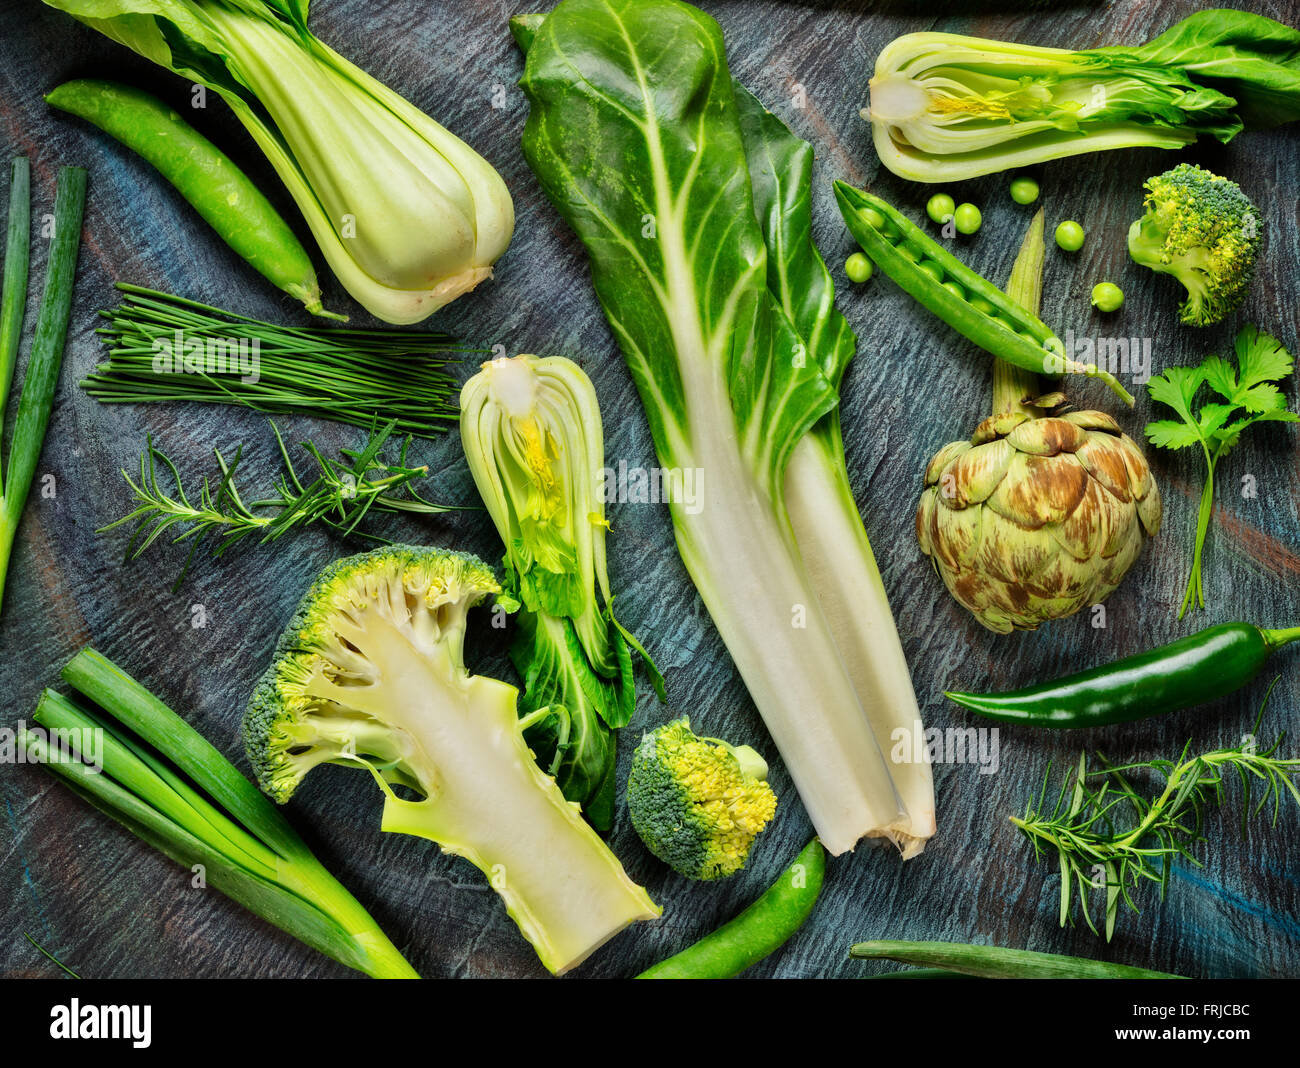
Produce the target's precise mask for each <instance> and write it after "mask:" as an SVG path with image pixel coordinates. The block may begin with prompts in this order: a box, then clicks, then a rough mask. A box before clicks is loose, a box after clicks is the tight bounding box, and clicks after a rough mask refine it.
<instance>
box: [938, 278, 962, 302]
mask: <svg viewBox="0 0 1300 1068" xmlns="http://www.w3.org/2000/svg"><path fill="white" fill-rule="evenodd" d="M943 288H944V289H946V290H947V291H948V292H949V293H951V294H952V295H953V296H954V297H956V298H957V299H958V300H965V299H966V290H964V289H962V287H961V286H959V285H958V284H957V283H956V282H944V284H943Z"/></svg>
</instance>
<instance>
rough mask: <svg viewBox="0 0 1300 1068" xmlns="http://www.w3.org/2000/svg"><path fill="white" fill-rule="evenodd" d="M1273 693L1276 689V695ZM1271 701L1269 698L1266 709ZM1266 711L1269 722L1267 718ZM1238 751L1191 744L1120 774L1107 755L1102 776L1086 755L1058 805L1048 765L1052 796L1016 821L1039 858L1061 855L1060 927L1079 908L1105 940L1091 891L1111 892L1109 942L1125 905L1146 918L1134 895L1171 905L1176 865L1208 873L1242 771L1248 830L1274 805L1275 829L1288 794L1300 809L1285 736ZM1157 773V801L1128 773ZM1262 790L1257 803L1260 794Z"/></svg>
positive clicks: (1298, 770)
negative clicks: (1209, 846)
mask: <svg viewBox="0 0 1300 1068" xmlns="http://www.w3.org/2000/svg"><path fill="white" fill-rule="evenodd" d="M1270 692H1271V687H1270ZM1267 700H1268V698H1267V697H1265V703H1267ZM1263 712H1264V710H1263V708H1261V709H1260V716H1261V717H1262V716H1263ZM1259 723H1260V720H1259V719H1256V721H1255V726H1254V728H1253V730H1252V733H1251V734H1248V735H1246V736H1245V737H1244V738H1243V740H1242V742H1241V744H1240V745H1237V746H1235V747H1232V748H1225V749H1216V750H1213V751H1212V752H1208V753H1202V754H1200V755H1196V756H1192V755H1189V754H1190V753H1191V744H1192V743H1191V742H1190V741H1189V742H1188V743H1187V745H1186V746H1184V747H1183V751H1182V753H1181V755H1180V756H1179V758H1178V759H1177V760H1174V761H1171V760H1148V761H1138V762H1134V763H1132V764H1123V765H1118V766H1116V765H1112V764H1109V763H1108V762H1107V761H1106V759H1105V758H1104V757H1102V756H1101V755H1100V754H1098V755H1097V760H1098V761H1099V762H1100V763H1101V765H1102V767H1101V768H1100V770H1095V771H1093V770H1089V767H1088V755H1087V753H1081V754H1080V756H1079V763H1078V766H1077V767H1076V769H1075V771H1074V773H1073V775H1072V776H1067V778H1066V780H1065V782H1064V783H1063V785H1062V786H1061V789H1060V792H1059V793H1058V794H1056V797H1055V800H1054V801H1052V800H1051V779H1052V767H1051V764H1050V763H1049V764H1048V767H1047V773H1046V775H1045V776H1044V777H1043V787H1042V790H1041V791H1040V792H1039V794H1038V797H1037V798H1035V799H1032V800H1031V801H1030V802H1029V804H1028V805H1027V806H1026V808H1025V814H1024V815H1023V816H1012V817H1011V822H1012V823H1013V824H1015V825H1016V826H1017V827H1018V828H1019V829H1020V830H1021V831H1022V832H1023V833H1024V834H1025V836H1026V837H1027V838H1029V840H1030V841H1031V842H1032V843H1033V846H1034V853H1035V855H1036V856H1038V857H1042V856H1043V855H1045V854H1050V853H1051V852H1053V851H1054V852H1055V853H1056V855H1057V859H1058V862H1059V864H1060V868H1061V926H1062V927H1064V926H1065V925H1066V923H1067V922H1068V921H1070V920H1071V919H1072V915H1073V907H1072V906H1073V902H1074V900H1075V899H1077V900H1078V904H1079V909H1080V911H1081V912H1082V914H1083V918H1084V921H1085V922H1086V923H1087V925H1088V927H1089V929H1090V930H1092V932H1093V933H1094V934H1098V933H1099V932H1098V931H1097V927H1096V925H1095V924H1094V922H1093V918H1092V914H1091V912H1090V911H1089V907H1088V898H1089V895H1090V892H1091V891H1093V890H1095V889H1103V890H1104V891H1105V926H1106V939H1107V940H1108V941H1109V940H1110V938H1111V935H1112V934H1113V933H1114V930H1115V921H1116V918H1117V916H1118V913H1119V905H1120V902H1121V901H1123V903H1124V904H1125V905H1127V906H1128V907H1129V908H1130V909H1132V910H1133V911H1134V912H1138V911H1140V910H1139V908H1138V906H1137V903H1136V902H1135V901H1134V894H1133V892H1134V891H1135V890H1136V889H1137V888H1138V887H1139V886H1140V885H1141V884H1142V883H1143V882H1144V881H1146V880H1149V881H1151V882H1154V883H1157V884H1158V885H1159V886H1160V897H1161V900H1164V896H1165V893H1166V892H1167V890H1168V886H1169V874H1170V871H1171V870H1172V867H1173V863H1174V861H1175V860H1177V859H1178V858H1180V857H1181V858H1184V859H1186V860H1187V861H1189V862H1190V863H1192V864H1194V865H1196V866H1197V867H1200V864H1201V862H1200V861H1199V860H1198V859H1197V858H1196V856H1195V854H1194V853H1193V852H1192V850H1193V849H1194V848H1195V846H1196V845H1197V844H1199V843H1200V842H1202V841H1203V840H1204V839H1205V835H1204V834H1203V833H1202V827H1203V825H1204V818H1205V811H1206V809H1207V807H1208V806H1209V805H1211V804H1218V803H1220V802H1221V801H1222V799H1223V789H1224V784H1225V780H1229V779H1231V777H1232V773H1233V772H1235V773H1236V776H1237V778H1238V779H1239V780H1240V782H1241V785H1242V790H1243V794H1244V797H1243V810H1242V824H1243V830H1244V826H1245V823H1246V820H1247V819H1248V818H1249V817H1251V816H1253V815H1258V814H1259V813H1260V812H1261V811H1262V810H1263V809H1264V808H1265V807H1266V806H1267V805H1268V803H1269V801H1272V802H1273V824H1274V825H1276V823H1277V818H1278V814H1279V812H1280V809H1281V803H1282V800H1283V796H1284V794H1286V793H1289V794H1290V795H1291V796H1292V797H1293V798H1294V799H1295V801H1296V803H1297V804H1298V805H1300V787H1297V785H1296V782H1295V781H1294V780H1293V778H1292V776H1294V775H1297V774H1300V759H1294V758H1293V759H1281V758H1278V757H1275V756H1274V755H1273V754H1274V753H1276V752H1277V750H1278V747H1279V746H1280V745H1281V744H1282V739H1283V737H1285V735H1279V736H1278V738H1277V740H1276V741H1275V742H1274V743H1273V744H1272V745H1271V746H1269V747H1268V748H1267V749H1264V750H1260V749H1259V748H1258V746H1257V744H1256V742H1255V732H1257V731H1258V729H1259ZM1143 771H1145V772H1153V773H1155V774H1156V775H1157V776H1160V777H1162V778H1163V780H1164V789H1163V790H1162V791H1161V792H1160V793H1159V795H1157V796H1156V797H1155V798H1154V799H1148V798H1147V797H1146V796H1144V795H1143V794H1142V793H1140V792H1139V790H1138V789H1137V787H1136V786H1134V784H1133V783H1132V782H1131V781H1130V779H1129V773H1132V772H1143ZM1256 787H1258V799H1257V801H1255V802H1254V803H1252V793H1253V792H1254V788H1256Z"/></svg>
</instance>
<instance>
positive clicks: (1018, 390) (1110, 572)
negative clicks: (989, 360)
mask: <svg viewBox="0 0 1300 1068" xmlns="http://www.w3.org/2000/svg"><path fill="white" fill-rule="evenodd" d="M1043 249H1044V242H1043V213H1042V212H1041V211H1040V212H1038V214H1037V215H1036V216H1035V217H1034V220H1033V222H1032V223H1031V224H1030V227H1029V233H1028V234H1027V235H1026V237H1025V241H1024V244H1023V245H1022V246H1021V249H1020V254H1019V255H1018V256H1017V257H1016V263H1015V266H1014V267H1013V268H1012V272H1011V281H1010V283H1009V284H1008V286H1007V295H1008V296H1010V297H1011V298H1012V299H1013V300H1017V301H1019V302H1020V303H1021V304H1023V305H1024V306H1025V307H1026V308H1028V309H1029V310H1030V311H1031V312H1034V313H1035V314H1037V312H1038V305H1039V297H1040V294H1041V290H1042V268H1043V254H1044V252H1043ZM1064 400H1065V397H1064V395H1063V394H1061V393H1053V394H1050V395H1048V396H1039V389H1038V381H1037V378H1036V377H1035V376H1033V375H1032V374H1029V373H1028V372H1025V371H1023V370H1021V369H1020V368H1018V367H1014V366H1012V365H1011V364H1009V363H1006V362H1005V361H1002V360H999V361H997V362H996V363H995V364H994V368H993V411H994V414H993V415H991V416H990V417H989V418H987V419H985V420H984V421H983V422H982V423H980V425H979V426H978V427H976V428H975V433H974V434H973V435H972V436H971V438H970V440H969V441H954V442H951V443H950V444H948V445H945V446H944V447H943V448H942V449H940V450H939V452H938V453H937V454H936V455H935V456H934V458H933V459H932V460H931V461H930V463H929V466H927V467H926V469H925V488H924V489H923V490H922V491H921V501H920V504H919V505H918V506H917V510H916V537H917V540H918V541H919V542H920V545H921V551H922V552H923V553H925V555H926V556H928V557H930V560H931V562H932V563H933V564H934V568H935V570H936V571H937V572H938V573H939V575H940V577H942V578H943V581H944V584H945V585H947V587H948V590H949V592H951V593H952V595H953V596H954V597H955V598H957V600H958V601H960V602H961V603H962V604H963V605H965V606H966V607H967V608H968V609H970V611H971V612H972V613H973V614H974V616H975V618H976V619H978V620H979V621H980V622H981V623H983V624H984V626H986V627H988V628H989V629H990V630H995V631H998V632H999V633H1002V634H1006V633H1008V632H1010V631H1011V630H1013V629H1015V628H1020V629H1022V630H1033V629H1034V628H1035V627H1037V626H1038V624H1040V623H1042V622H1045V621H1046V620H1049V619H1061V618H1062V617H1064V616H1069V615H1073V614H1074V613H1075V612H1077V611H1079V609H1080V608H1083V607H1084V606H1085V605H1090V604H1096V603H1098V602H1099V601H1101V600H1104V599H1105V598H1106V597H1107V596H1109V595H1110V593H1111V592H1112V591H1113V590H1114V589H1115V587H1116V586H1118V585H1119V583H1120V580H1121V579H1122V578H1123V577H1124V575H1125V573H1126V572H1127V571H1128V569H1129V568H1130V567H1132V566H1133V562H1134V561H1135V560H1136V559H1137V557H1138V554H1139V553H1140V552H1141V551H1142V543H1143V541H1144V540H1145V538H1146V537H1147V536H1151V535H1154V534H1155V533H1157V531H1159V529H1160V514H1161V508H1160V491H1159V490H1158V489H1157V488H1156V484H1155V479H1154V478H1152V476H1151V468H1150V467H1149V466H1148V465H1147V462H1146V458H1145V457H1144V456H1143V455H1142V450H1141V449H1139V448H1138V446H1137V445H1136V444H1135V443H1134V442H1133V439H1132V438H1130V437H1128V435H1126V434H1124V433H1123V432H1122V431H1121V430H1120V428H1119V424H1118V423H1116V422H1115V420H1114V419H1112V418H1111V417H1110V416H1109V415H1107V414H1106V413H1105V412H1093V411H1077V412H1066V413H1065V414H1053V413H1058V412H1061V411H1062V410H1063V403H1064Z"/></svg>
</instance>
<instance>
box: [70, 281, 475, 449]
mask: <svg viewBox="0 0 1300 1068" xmlns="http://www.w3.org/2000/svg"><path fill="white" fill-rule="evenodd" d="M117 288H118V289H119V290H120V291H121V292H122V293H123V298H122V303H121V304H119V305H118V306H117V307H116V308H114V309H112V310H104V311H101V312H100V315H101V316H103V318H104V319H106V320H107V325H105V326H104V327H102V328H100V329H99V330H98V331H97V333H98V334H99V335H100V336H101V338H102V339H103V342H104V345H105V347H106V348H107V349H108V356H109V358H108V362H107V363H103V364H100V365H99V366H98V367H97V368H95V370H94V371H93V372H92V373H91V374H89V375H88V376H87V377H86V378H85V379H84V380H83V381H82V383H81V387H82V388H83V389H84V390H85V391H86V392H87V393H89V394H90V395H91V396H92V397H95V398H96V399H98V400H100V401H102V402H103V403H106V404H121V403H138V402H150V401H205V402H208V403H214V404H233V405H238V406H241V407H245V408H252V409H254V410H255V411H259V412H264V413H266V414H268V415H312V416H316V417H318V418H321V419H332V420H334V421H335V422H340V423H349V424H351V425H353V426H360V427H364V428H369V427H371V426H373V425H374V424H375V421H376V418H377V417H378V418H380V419H391V420H393V421H394V422H395V423H396V425H397V430H398V431H400V432H401V433H404V434H414V435H415V436H416V437H435V436H437V435H438V434H440V433H442V432H443V431H445V430H446V429H447V427H448V425H450V424H451V423H452V422H454V421H455V420H456V419H457V418H459V415H460V409H459V407H458V405H457V403H456V394H457V386H456V383H455V381H454V380H453V379H452V377H451V375H450V374H449V373H448V371H447V366H448V364H449V363H451V362H453V360H454V359H455V358H456V357H459V356H460V355H462V354H464V353H470V352H482V351H483V350H482V349H471V348H466V347H465V346H462V345H459V344H457V343H456V342H455V340H453V339H452V338H451V337H449V336H448V335H447V334H439V333H428V332H423V331H410V330H357V329H346V328H338V327H332V328H331V327H318V326H311V327H294V326H280V325H277V324H275V323H268V322H263V321H261V320H259V319H251V318H249V317H248V316H245V315H237V314H235V313H234V312H228V311H223V310H222V309H220V308H213V307H210V306H209V305H206V304H200V303H198V302H197V301H192V300H186V299H185V298H184V297H178V296H173V295H172V294H170V293H160V292H158V291H156V290H151V289H144V288H142V287H140V286H133V285H127V284H125V283H119V284H118V286H117ZM254 346H255V351H256V359H257V374H256V375H255V376H254V375H250V374H247V373H244V371H243V369H241V368H238V367H233V366H228V365H226V366H223V365H222V364H221V363H220V362H219V361H217V360H216V359H215V355H216V354H217V353H233V352H238V353H241V354H244V358H245V359H251V356H250V355H249V354H251V352H253V351H254ZM191 350H192V351H193V353H194V354H195V355H194V356H193V357H191V356H189V355H187V354H188V353H189V352H190V351H191ZM207 353H212V354H214V359H211V360H209V359H208V358H207V357H206V354H207ZM200 354H204V355H200ZM163 357H166V358H163ZM176 364H180V365H181V367H180V370H177V369H176V367H175V365H176Z"/></svg>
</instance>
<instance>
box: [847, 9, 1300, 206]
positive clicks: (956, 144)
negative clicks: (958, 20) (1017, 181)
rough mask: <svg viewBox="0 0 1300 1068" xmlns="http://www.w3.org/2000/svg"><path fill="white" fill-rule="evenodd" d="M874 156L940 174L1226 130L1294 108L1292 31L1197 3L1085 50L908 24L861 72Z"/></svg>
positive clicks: (915, 175) (1231, 132)
mask: <svg viewBox="0 0 1300 1068" xmlns="http://www.w3.org/2000/svg"><path fill="white" fill-rule="evenodd" d="M863 117H864V118H868V119H870V121H871V126H872V135H873V137H874V140H875V144H876V151H877V152H878V153H879V155H880V159H881V161H882V162H883V163H884V164H885V166H886V167H888V168H889V169H890V170H891V171H893V172H894V173H895V174H897V175H898V176H899V177H901V178H908V179H911V180H912V181H915V182H951V181H960V180H962V179H965V178H975V177H977V176H979V175H981V174H992V173H994V172H997V171H1006V170H1011V169H1014V168H1018V167H1026V166H1029V165H1031V164H1035V163H1043V162H1045V161H1047V160H1052V159H1060V158H1062V157H1065V156H1074V155H1078V154H1080V153H1083V152H1099V151H1102V150H1104V149H1112V148H1182V147H1184V146H1185V145H1189V144H1191V143H1192V142H1193V141H1195V140H1196V138H1197V137H1198V136H1199V135H1210V136H1213V137H1216V138H1217V139H1218V140H1220V141H1223V142H1227V141H1230V140H1231V139H1232V138H1233V137H1234V136H1236V135H1237V134H1238V133H1239V132H1241V131H1242V130H1243V129H1246V128H1251V129H1255V128H1259V127H1266V126H1276V125H1278V124H1280V123H1284V122H1292V121H1294V120H1296V119H1300V31H1297V30H1294V29H1291V28H1290V27H1289V26H1284V25H1282V24H1281V23H1279V22H1274V21H1273V20H1272V19H1269V18H1265V17H1264V16H1263V15H1254V14H1250V13H1249V12H1245V11H1231V10H1212V11H1198V12H1196V13H1195V14H1193V15H1191V16H1189V17H1188V18H1185V19H1183V20H1182V21H1181V22H1178V23H1176V24H1175V25H1173V26H1171V27H1170V28H1169V29H1168V30H1166V31H1165V32H1164V33H1162V34H1161V35H1160V36H1159V37H1156V38H1154V39H1153V40H1151V41H1148V42H1147V43H1146V44H1143V45H1138V46H1136V47H1122V46H1111V47H1106V48H1092V49H1087V50H1085V51H1070V50H1068V49H1063V48H1043V47H1038V46H1035V45H1023V44H1015V43H1012V42H1005V41H989V40H984V39H983V38H978V37H962V36H959V35H957V34H951V33H929V32H926V33H909V34H906V35H904V36H902V37H899V38H897V39H896V40H894V41H892V42H890V44H889V45H887V46H886V47H885V49H884V51H882V52H881V53H880V55H879V57H878V58H877V59H876V69H875V74H874V76H873V77H872V79H871V106H870V108H869V109H868V110H866V111H864V112H863Z"/></svg>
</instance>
